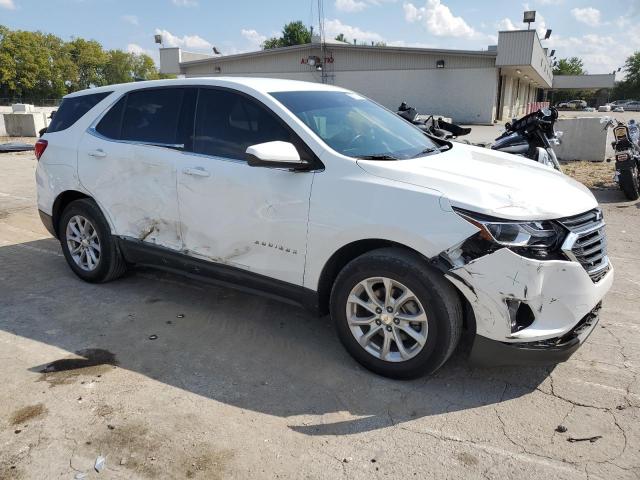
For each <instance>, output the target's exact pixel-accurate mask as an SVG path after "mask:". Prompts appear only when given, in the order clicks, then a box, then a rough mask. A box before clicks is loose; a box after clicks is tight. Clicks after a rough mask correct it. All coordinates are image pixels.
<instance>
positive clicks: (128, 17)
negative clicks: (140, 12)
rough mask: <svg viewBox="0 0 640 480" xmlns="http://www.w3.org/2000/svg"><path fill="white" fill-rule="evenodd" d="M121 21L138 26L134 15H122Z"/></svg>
mask: <svg viewBox="0 0 640 480" xmlns="http://www.w3.org/2000/svg"><path fill="white" fill-rule="evenodd" d="M122 20H123V21H125V22H127V23H130V24H131V25H139V22H138V17H136V16H135V15H123V16H122Z"/></svg>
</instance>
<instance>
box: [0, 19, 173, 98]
mask: <svg viewBox="0 0 640 480" xmlns="http://www.w3.org/2000/svg"><path fill="white" fill-rule="evenodd" d="M157 78H169V76H167V75H160V74H159V73H158V70H157V69H156V66H155V64H154V62H153V60H152V59H151V58H150V57H149V56H148V55H145V54H134V53H127V52H123V51H122V50H110V51H108V52H107V51H105V50H104V49H103V48H102V45H100V43H98V42H96V41H95V40H85V39H83V38H76V39H73V40H71V41H69V42H65V41H63V40H62V39H61V38H59V37H57V36H55V35H51V34H47V33H42V32H28V31H23V30H10V29H9V28H7V27H5V26H2V25H0V97H12V98H13V97H18V98H23V99H25V100H28V101H38V100H39V99H44V98H60V97H61V96H63V95H65V94H67V93H69V92H73V91H76V90H81V89H85V88H89V87H92V86H101V85H107V84H110V83H122V82H131V81H134V80H137V79H142V80H153V79H157Z"/></svg>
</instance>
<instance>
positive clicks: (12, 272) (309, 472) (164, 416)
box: [0, 154, 640, 480]
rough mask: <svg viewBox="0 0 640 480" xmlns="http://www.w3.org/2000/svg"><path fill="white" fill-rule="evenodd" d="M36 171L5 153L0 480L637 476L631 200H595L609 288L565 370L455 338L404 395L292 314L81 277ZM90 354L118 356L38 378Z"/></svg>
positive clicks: (216, 293)
mask: <svg viewBox="0 0 640 480" xmlns="http://www.w3.org/2000/svg"><path fill="white" fill-rule="evenodd" d="M34 167H35V160H34V159H33V157H32V155H31V154H30V155H19V156H18V155H3V156H0V169H1V170H2V172H3V175H4V176H5V178H7V181H6V182H2V185H0V361H1V362H2V368H1V369H0V383H1V384H2V386H3V388H2V389H0V405H2V408H1V409H0V478H1V479H3V480H4V479H21V480H24V479H43V478H68V479H72V478H73V477H74V475H76V473H80V472H83V473H87V478H100V477H104V478H115V479H120V478H122V479H125V478H126V479H130V478H143V479H144V478H158V477H170V478H207V479H209V478H214V479H215V478H274V477H276V476H278V477H280V478H300V477H308V478H363V479H365V478H366V479H370V478H398V477H414V476H415V477H416V478H438V479H442V478H452V479H453V478H471V479H495V478H527V479H529V478H544V479H547V478H558V479H607V480H608V479H612V478H615V479H637V478H640V380H639V379H638V373H639V371H640V320H638V318H640V315H639V313H640V307H639V306H638V302H637V298H638V294H639V293H640V268H639V267H640V253H638V248H637V246H638V244H639V241H638V238H639V237H640V222H638V218H639V217H640V210H639V209H638V205H640V204H633V203H623V202H622V201H621V200H622V195H621V194H620V193H619V192H617V191H603V192H598V193H597V195H598V197H599V199H600V201H601V202H602V204H603V208H604V211H605V215H606V217H605V218H606V221H607V223H608V235H609V245H610V247H609V248H610V253H611V256H612V261H613V262H614V264H615V267H616V281H615V283H614V287H613V290H612V292H611V293H610V294H609V295H608V297H607V298H606V299H605V303H604V307H603V310H602V318H601V322H600V324H599V326H598V328H597V329H596V330H595V331H594V333H593V334H592V336H591V337H590V338H589V340H588V341H587V343H586V344H585V345H584V346H583V347H582V348H581V349H579V350H578V352H576V354H575V355H574V356H573V357H572V358H571V359H570V361H568V362H567V363H564V364H560V365H558V366H557V367H555V368H525V367H521V368H495V369H480V368H474V367H473V366H471V365H469V364H468V362H467V360H466V355H467V353H468V345H467V344H462V345H461V346H460V348H459V349H458V351H457V352H456V353H455V354H454V356H453V357H452V359H451V361H450V362H448V363H447V365H445V367H444V368H443V369H442V370H440V371H439V372H438V373H437V374H436V375H435V376H432V377H428V378H422V379H419V380H414V381H410V382H397V381H392V380H388V379H384V378H380V377H377V376H375V375H372V374H370V373H369V372H367V371H365V370H363V369H361V368H360V367H359V366H357V365H356V364H355V362H354V361H353V360H351V358H350V357H349V356H348V355H347V354H346V353H345V352H344V350H343V349H342V347H341V346H340V344H339V342H338V340H337V339H336V338H335V335H334V334H333V331H332V329H331V328H330V326H329V324H328V319H327V318H321V319H318V318H314V317H313V316H311V315H309V314H307V313H306V312H304V311H302V310H298V309H295V308H293V307H290V306H288V305H283V304H279V303H276V302H273V301H270V300H265V299H263V298H259V297H256V296H251V295H247V294H244V293H240V292H237V291H233V290H228V289H225V288H220V287H213V286H209V285H203V284H201V283H200V282H195V281H193V280H187V279H184V278H182V277H179V276H175V275H170V274H166V273H159V272H155V271H152V270H138V271H136V272H134V273H133V274H131V275H128V276H127V277H125V278H124V279H122V280H120V281H117V282H113V283H109V284H105V285H90V284H86V283H83V282H81V281H79V280H78V279H77V278H76V277H75V276H73V274H72V273H71V272H70V271H69V269H68V267H67V266H66V264H65V263H64V259H63V258H62V256H61V253H60V248H59V245H58V244H57V242H56V241H54V240H53V239H51V238H50V237H49V236H48V235H47V233H46V231H45V230H44V229H43V227H42V226H41V224H40V220H39V219H38V216H37V211H36V210H35V207H34V206H33V205H34V198H35V197H34V196H35V186H34V184H33V170H34ZM621 207H624V208H621ZM150 335H157V337H158V338H157V340H149V336H150ZM87 349H102V350H104V351H105V352H108V353H112V354H113V355H114V356H115V360H116V362H112V363H115V364H114V365H111V364H109V365H95V362H91V361H89V362H88V363H87V365H91V366H86V367H82V368H79V369H77V370H72V371H70V372H53V373H51V372H49V373H47V374H46V375H44V374H42V373H40V370H42V368H44V366H46V365H48V364H49V363H51V362H53V361H56V360H63V359H69V358H70V357H73V356H74V355H73V354H74V353H75V352H82V351H85V352H86V351H87ZM68 363H69V362H67V363H64V362H62V363H60V364H61V365H67V364H68ZM78 365H80V366H82V365H83V364H82V362H79V363H78ZM78 365H76V366H78ZM63 374H64V375H63ZM52 375H53V376H52ZM55 375H61V377H59V378H57V377H55ZM34 405H42V406H43V408H42V409H41V410H40V409H39V411H41V412H45V411H46V413H42V414H39V415H35V416H29V415H26V416H24V415H22V416H21V413H22V414H24V412H26V411H27V410H25V407H30V406H34ZM45 409H46V410H45ZM15 419H20V420H19V422H18V424H17V425H12V422H13V420H15ZM558 425H564V426H565V427H566V428H567V431H566V432H564V433H560V432H556V431H555V429H556V427H557V426H558ZM16 432H18V433H16ZM598 435H599V436H602V438H601V439H599V440H597V441H595V442H593V443H591V442H588V441H586V442H576V443H571V442H569V441H567V439H568V438H569V437H573V438H583V437H592V436H598ZM98 455H103V456H105V457H106V459H107V461H106V468H105V470H104V471H103V472H102V473H101V474H97V473H96V472H95V471H94V470H93V464H94V462H95V459H96V457H97V456H98Z"/></svg>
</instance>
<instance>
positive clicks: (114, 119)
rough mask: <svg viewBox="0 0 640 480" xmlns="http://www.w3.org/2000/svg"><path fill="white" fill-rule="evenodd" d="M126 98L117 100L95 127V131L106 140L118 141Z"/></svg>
mask: <svg viewBox="0 0 640 480" xmlns="http://www.w3.org/2000/svg"><path fill="white" fill-rule="evenodd" d="M126 101H127V97H126V96H125V97H122V98H121V99H120V100H118V103H116V104H115V105H114V106H113V107H111V109H110V110H109V111H108V112H107V113H106V114H105V116H104V117H102V120H100V122H99V123H98V125H96V131H97V132H98V133H99V134H100V135H103V136H105V137H107V138H112V139H114V140H118V139H120V128H121V127H122V114H123V113H124V106H125V103H126Z"/></svg>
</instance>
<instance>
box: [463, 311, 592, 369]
mask: <svg viewBox="0 0 640 480" xmlns="http://www.w3.org/2000/svg"><path fill="white" fill-rule="evenodd" d="M599 311H600V304H598V305H597V306H596V307H595V308H594V309H593V310H592V311H591V312H589V313H588V314H587V315H585V317H583V318H582V320H580V322H578V324H577V325H576V326H575V327H574V328H573V329H572V330H571V331H569V332H568V333H567V334H565V335H563V336H562V337H558V338H553V339H549V340H543V341H540V342H521V343H506V342H499V341H496V340H491V339H489V338H486V337H483V336H481V335H476V337H475V339H474V342H473V347H472V349H471V355H470V361H471V362H472V363H473V364H475V365H478V366H483V367H489V366H492V367H493V366H505V365H555V364H556V363H560V362H564V361H566V360H568V359H569V357H570V356H571V355H573V353H574V352H575V351H576V350H577V349H578V347H580V345H582V344H583V343H584V342H585V340H586V339H587V338H588V337H589V335H591V332H593V330H594V329H595V327H596V325H597V324H598V320H599Z"/></svg>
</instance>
